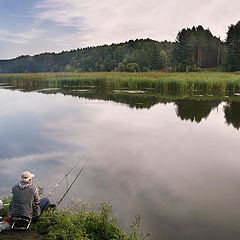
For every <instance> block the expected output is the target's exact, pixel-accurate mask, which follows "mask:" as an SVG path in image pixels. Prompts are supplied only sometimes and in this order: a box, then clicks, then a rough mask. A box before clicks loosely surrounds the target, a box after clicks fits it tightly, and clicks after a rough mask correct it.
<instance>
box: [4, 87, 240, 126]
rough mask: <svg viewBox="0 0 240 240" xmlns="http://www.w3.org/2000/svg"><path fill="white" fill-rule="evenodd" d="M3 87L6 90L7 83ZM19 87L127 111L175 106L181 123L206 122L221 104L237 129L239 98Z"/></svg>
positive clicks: (98, 89)
mask: <svg viewBox="0 0 240 240" xmlns="http://www.w3.org/2000/svg"><path fill="white" fill-rule="evenodd" d="M2 87H7V86H6V83H4V85H3V86H2ZM19 87H20V86H18V85H16V86H11V89H12V90H21V91H23V92H32V91H37V92H39V93H43V94H59V93H61V94H63V95H64V96H73V97H77V98H85V99H89V100H90V99H92V100H104V101H113V102H116V103H122V104H126V105H127V106H129V107H130V108H136V109H150V108H151V107H153V106H154V105H156V104H159V103H162V104H167V103H172V102H173V103H175V105H176V114H177V116H178V117H180V119H181V120H190V121H192V122H196V123H200V122H201V120H202V119H207V118H208V116H209V114H210V113H211V111H212V110H213V109H215V108H217V107H218V105H219V104H220V103H221V102H227V104H226V106H225V107H224V112H225V119H226V123H227V124H232V125H233V127H234V128H236V129H237V130H238V129H239V126H240V119H239V117H238V116H239V108H238V107H237V106H238V105H239V102H240V96H239V95H233V96H225V95H220V96H219V95H215V96H214V95H211V96H210V95H192V94H190V95H181V94H179V93H176V92H172V93H165V92H155V91H126V90H122V91H120V90H117V91H114V90H112V89H105V88H94V87H91V88H76V87H73V88H70V87H62V88H59V87H58V88H56V87H48V86H47V85H39V84H37V83H35V84H32V85H29V83H24V84H23V83H22V84H21V89H20V88H19Z"/></svg>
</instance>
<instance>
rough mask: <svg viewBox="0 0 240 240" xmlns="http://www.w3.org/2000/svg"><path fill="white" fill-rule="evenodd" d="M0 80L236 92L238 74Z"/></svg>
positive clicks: (89, 75)
mask: <svg viewBox="0 0 240 240" xmlns="http://www.w3.org/2000/svg"><path fill="white" fill-rule="evenodd" d="M0 81H1V82H11V83H12V84H13V85H15V86H18V87H21V86H22V87H27V86H29V87H34V86H39V85H41V84H42V85H43V84H47V86H49V87H63V86H67V87H87V86H96V87H103V88H111V89H128V90H146V89H157V90H164V91H166V92H167V91H178V92H186V91H191V92H195V91H202V92H239V91H240V74H239V73H222V72H200V73H199V72H198V73H165V72H146V73H119V72H95V73H76V72H73V73H36V74H31V73H26V74H0Z"/></svg>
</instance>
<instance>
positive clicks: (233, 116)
mask: <svg viewBox="0 0 240 240" xmlns="http://www.w3.org/2000/svg"><path fill="white" fill-rule="evenodd" d="M224 113H225V119H226V122H227V124H228V125H230V124H232V125H233V127H235V128H236V129H239V128H240V102H228V103H227V104H226V105H225V106H224Z"/></svg>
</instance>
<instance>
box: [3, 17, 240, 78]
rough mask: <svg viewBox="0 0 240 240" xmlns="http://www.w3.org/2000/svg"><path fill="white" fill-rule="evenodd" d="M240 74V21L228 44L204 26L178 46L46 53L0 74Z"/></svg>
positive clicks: (10, 63)
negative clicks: (209, 71)
mask: <svg viewBox="0 0 240 240" xmlns="http://www.w3.org/2000/svg"><path fill="white" fill-rule="evenodd" d="M208 68H215V69H220V70H224V71H240V21H239V22H238V23H237V24H236V25H234V24H232V25H231V26H229V28H228V32H227V39H226V41H225V42H223V41H221V40H220V39H219V38H217V37H215V36H213V35H212V33H211V32H210V30H209V29H204V28H203V27H202V26H197V27H192V28H187V29H185V28H184V29H182V30H181V31H179V33H178V34H177V37H176V41H175V42H168V41H164V42H158V41H154V40H151V39H137V40H130V41H128V42H125V43H120V44H111V45H103V46H98V47H87V48H82V49H76V50H71V51H63V52H61V53H42V54H38V55H35V56H29V55H27V56H20V57H17V58H15V59H11V60H0V73H36V72H70V71H76V72H99V71H119V72H138V71H142V72H146V71H160V70H168V71H201V70H202V69H208Z"/></svg>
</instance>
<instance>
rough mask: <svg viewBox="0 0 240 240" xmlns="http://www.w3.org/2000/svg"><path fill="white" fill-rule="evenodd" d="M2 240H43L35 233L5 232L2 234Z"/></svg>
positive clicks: (0, 234)
mask: <svg viewBox="0 0 240 240" xmlns="http://www.w3.org/2000/svg"><path fill="white" fill-rule="evenodd" d="M0 240H43V239H42V238H41V236H39V235H38V234H37V233H36V232H34V231H13V230H10V231H3V232H1V233H0Z"/></svg>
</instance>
